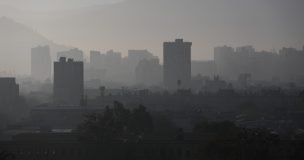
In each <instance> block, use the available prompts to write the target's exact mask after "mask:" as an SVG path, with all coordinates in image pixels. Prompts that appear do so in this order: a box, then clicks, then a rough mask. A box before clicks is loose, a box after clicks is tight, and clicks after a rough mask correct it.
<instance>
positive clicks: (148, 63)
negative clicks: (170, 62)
mask: <svg viewBox="0 0 304 160" xmlns="http://www.w3.org/2000/svg"><path fill="white" fill-rule="evenodd" d="M135 74H136V83H143V84H145V85H159V84H160V83H161V82H162V81H163V75H162V66H161V65H159V59H151V60H146V59H143V60H140V61H139V62H138V64H137V66H136V68H135Z"/></svg>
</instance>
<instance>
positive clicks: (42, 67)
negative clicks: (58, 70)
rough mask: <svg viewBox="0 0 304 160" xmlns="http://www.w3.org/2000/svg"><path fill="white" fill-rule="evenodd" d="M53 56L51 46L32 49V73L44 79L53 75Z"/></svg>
mask: <svg viewBox="0 0 304 160" xmlns="http://www.w3.org/2000/svg"><path fill="white" fill-rule="evenodd" d="M51 64H52V62H51V56H50V48H49V46H44V47H42V46H38V47H36V48H32V49H31V75H32V76H33V77H35V78H36V79H38V80H41V81H44V80H46V79H47V78H50V77H51V74H52V71H51V70H52V67H51Z"/></svg>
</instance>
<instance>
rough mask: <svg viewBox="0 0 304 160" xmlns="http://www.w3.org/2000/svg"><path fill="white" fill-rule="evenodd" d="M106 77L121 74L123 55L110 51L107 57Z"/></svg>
mask: <svg viewBox="0 0 304 160" xmlns="http://www.w3.org/2000/svg"><path fill="white" fill-rule="evenodd" d="M105 66H106V68H105V69H106V72H107V73H106V75H107V76H108V75H109V76H110V77H113V76H117V75H120V74H121V53H120V52H114V51H113V50H110V51H108V52H107V53H106V56H105Z"/></svg>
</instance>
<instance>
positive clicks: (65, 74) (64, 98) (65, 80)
mask: <svg viewBox="0 0 304 160" xmlns="http://www.w3.org/2000/svg"><path fill="white" fill-rule="evenodd" d="M83 75H84V74H83V62H80V61H74V60H73V59H70V58H69V59H68V61H66V58H65V57H60V60H59V62H54V92H53V93H54V102H55V103H56V102H57V103H58V102H61V103H63V102H64V103H68V104H78V103H79V100H80V99H81V96H82V95H83V88H84V77H83Z"/></svg>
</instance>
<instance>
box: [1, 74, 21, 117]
mask: <svg viewBox="0 0 304 160" xmlns="http://www.w3.org/2000/svg"><path fill="white" fill-rule="evenodd" d="M18 98H19V85H18V84H16V79H15V78H10V77H0V112H12V109H13V106H15V104H16V102H17V100H18Z"/></svg>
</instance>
